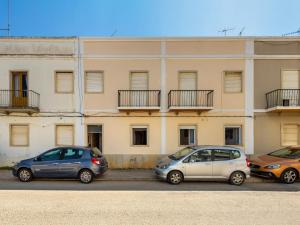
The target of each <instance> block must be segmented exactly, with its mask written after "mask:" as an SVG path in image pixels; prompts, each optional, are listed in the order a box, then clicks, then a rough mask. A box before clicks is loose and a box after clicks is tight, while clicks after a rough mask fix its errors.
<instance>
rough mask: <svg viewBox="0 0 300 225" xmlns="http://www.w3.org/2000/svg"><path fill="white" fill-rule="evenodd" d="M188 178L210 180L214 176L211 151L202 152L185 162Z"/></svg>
mask: <svg viewBox="0 0 300 225" xmlns="http://www.w3.org/2000/svg"><path fill="white" fill-rule="evenodd" d="M183 164H184V170H185V177H186V178H210V177H211V176H212V161H211V150H200V151H197V152H195V153H193V154H192V155H190V156H189V157H188V158H187V159H185V160H184V161H183Z"/></svg>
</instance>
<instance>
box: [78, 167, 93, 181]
mask: <svg viewBox="0 0 300 225" xmlns="http://www.w3.org/2000/svg"><path fill="white" fill-rule="evenodd" d="M92 179H93V175H92V173H91V172H90V171H88V170H84V171H82V172H81V173H80V181H81V182H82V183H90V182H91V181H92Z"/></svg>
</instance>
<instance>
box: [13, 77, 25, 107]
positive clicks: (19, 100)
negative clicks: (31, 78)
mask: <svg viewBox="0 0 300 225" xmlns="http://www.w3.org/2000/svg"><path fill="white" fill-rule="evenodd" d="M11 76H12V77H11V89H12V90H11V97H12V105H13V107H25V106H27V105H28V85H27V83H28V81H27V72H12V73H11Z"/></svg>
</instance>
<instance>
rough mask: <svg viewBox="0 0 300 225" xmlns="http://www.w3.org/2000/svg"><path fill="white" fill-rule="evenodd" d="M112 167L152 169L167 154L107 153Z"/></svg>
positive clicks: (109, 165) (109, 164)
mask: <svg viewBox="0 0 300 225" xmlns="http://www.w3.org/2000/svg"><path fill="white" fill-rule="evenodd" d="M105 157H106V159H107V161H108V167H109V168H110V169H152V168H154V167H155V166H156V164H157V162H158V161H159V160H160V159H161V158H163V157H165V155H105Z"/></svg>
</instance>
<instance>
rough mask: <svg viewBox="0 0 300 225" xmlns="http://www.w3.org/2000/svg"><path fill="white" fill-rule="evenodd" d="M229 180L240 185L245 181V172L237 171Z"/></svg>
mask: <svg viewBox="0 0 300 225" xmlns="http://www.w3.org/2000/svg"><path fill="white" fill-rule="evenodd" d="M229 182H230V184H232V185H237V186H240V185H242V184H243V183H244V182H245V174H244V173H243V172H240V171H235V172H233V173H232V174H231V175H230V178H229Z"/></svg>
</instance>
